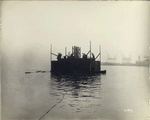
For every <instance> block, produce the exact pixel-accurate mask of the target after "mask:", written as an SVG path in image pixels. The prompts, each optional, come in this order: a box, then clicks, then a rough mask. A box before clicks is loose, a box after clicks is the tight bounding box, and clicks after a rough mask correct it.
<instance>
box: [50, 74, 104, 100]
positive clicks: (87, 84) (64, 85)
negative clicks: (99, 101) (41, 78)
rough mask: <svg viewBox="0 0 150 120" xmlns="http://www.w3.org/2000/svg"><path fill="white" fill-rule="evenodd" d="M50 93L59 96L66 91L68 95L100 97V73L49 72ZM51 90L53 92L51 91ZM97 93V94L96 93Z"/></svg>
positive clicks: (74, 96)
mask: <svg viewBox="0 0 150 120" xmlns="http://www.w3.org/2000/svg"><path fill="white" fill-rule="evenodd" d="M50 87H51V88H50V89H51V92H50V94H51V95H54V96H57V95H58V96H59V94H60V93H65V92H68V94H70V95H71V96H70V97H73V98H81V97H94V98H96V97H97V98H101V97H100V96H99V95H100V92H101V76H100V74H79V73H78V74H54V73H51V81H50ZM52 91H53V92H52ZM97 94H98V95H97Z"/></svg>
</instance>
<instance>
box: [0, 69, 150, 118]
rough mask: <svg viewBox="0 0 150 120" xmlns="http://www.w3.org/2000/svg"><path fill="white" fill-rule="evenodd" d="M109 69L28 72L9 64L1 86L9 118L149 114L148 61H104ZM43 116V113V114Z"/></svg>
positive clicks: (144, 115)
mask: <svg viewBox="0 0 150 120" xmlns="http://www.w3.org/2000/svg"><path fill="white" fill-rule="evenodd" d="M103 69H106V70H107V73H106V75H103V74H101V75H100V74H92V75H89V74H88V75H79V74H74V75H56V74H51V73H50V72H49V71H46V72H35V70H30V72H32V73H30V74H25V72H26V70H15V69H9V70H8V72H7V77H6V76H5V77H6V80H5V81H3V82H2V83H3V86H2V89H3V91H2V116H3V118H5V119H6V118H7V119H40V118H41V119H42V120H46V119H50V118H51V119H54V118H56V119H100V120H107V119H108V120H109V119H110V120H111V119H114V120H148V115H149V111H148V110H149V108H148V99H149V98H148V97H149V88H148V86H149V80H148V68H147V67H127V66H103ZM42 116H43V117H42Z"/></svg>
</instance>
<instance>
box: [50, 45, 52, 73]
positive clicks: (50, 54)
mask: <svg viewBox="0 0 150 120" xmlns="http://www.w3.org/2000/svg"><path fill="white" fill-rule="evenodd" d="M50 65H51V70H52V44H51V45H50Z"/></svg>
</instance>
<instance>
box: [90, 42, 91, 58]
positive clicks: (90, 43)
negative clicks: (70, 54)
mask: <svg viewBox="0 0 150 120" xmlns="http://www.w3.org/2000/svg"><path fill="white" fill-rule="evenodd" d="M90 59H91V41H90Z"/></svg>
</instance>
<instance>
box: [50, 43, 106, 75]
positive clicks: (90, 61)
mask: <svg viewBox="0 0 150 120" xmlns="http://www.w3.org/2000/svg"><path fill="white" fill-rule="evenodd" d="M89 53H90V57H88V54H89ZM52 55H54V56H56V57H57V60H56V61H54V60H53V61H52ZM91 55H92V57H91ZM98 57H99V58H100V60H99V61H96V59H97V58H98ZM51 72H53V73H83V74H84V73H103V74H105V73H106V70H101V49H100V46H99V54H98V55H97V56H96V57H95V56H94V54H93V53H92V52H91V42H90V50H89V52H88V53H87V54H85V53H83V56H82V57H81V48H80V47H77V46H74V47H72V53H71V55H67V54H66V49H65V56H64V57H63V58H62V54H61V53H58V55H56V54H54V53H52V45H51Z"/></svg>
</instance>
